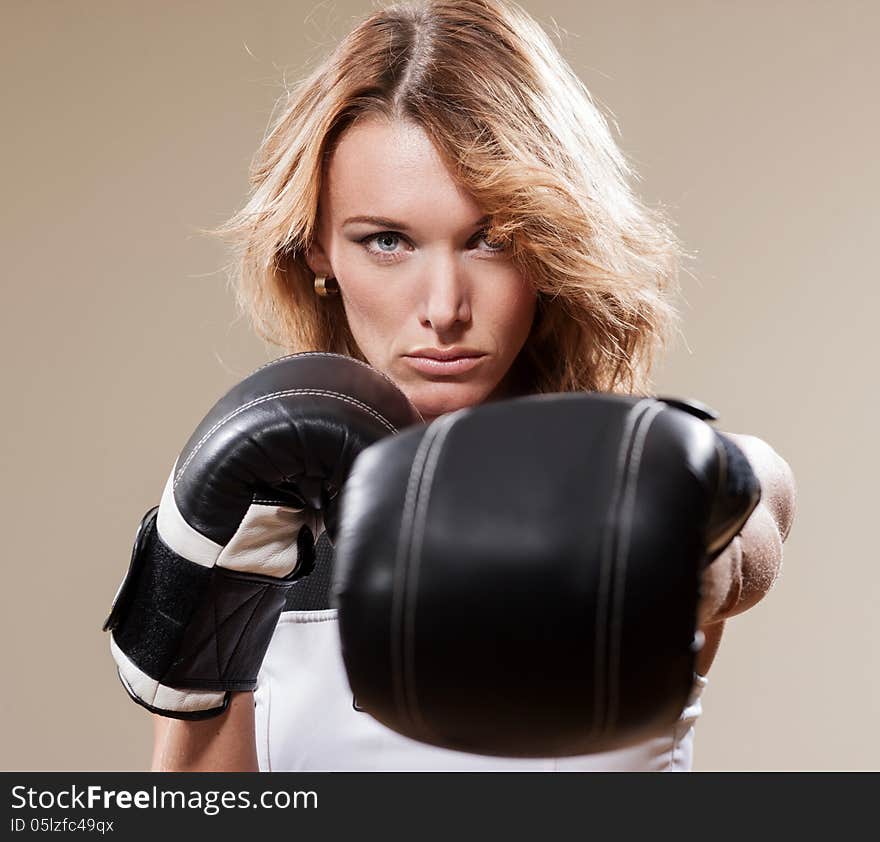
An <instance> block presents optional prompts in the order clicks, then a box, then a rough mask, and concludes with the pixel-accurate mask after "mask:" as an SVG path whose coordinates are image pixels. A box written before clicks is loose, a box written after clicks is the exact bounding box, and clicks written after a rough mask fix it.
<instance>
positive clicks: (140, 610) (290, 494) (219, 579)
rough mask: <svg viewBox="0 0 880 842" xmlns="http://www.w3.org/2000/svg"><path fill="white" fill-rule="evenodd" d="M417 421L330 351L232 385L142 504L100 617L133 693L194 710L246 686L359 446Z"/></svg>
mask: <svg viewBox="0 0 880 842" xmlns="http://www.w3.org/2000/svg"><path fill="white" fill-rule="evenodd" d="M419 421H421V417H420V416H419V414H418V412H417V411H416V410H415V408H414V407H413V406H412V404H410V402H409V401H408V400H407V398H406V397H405V396H404V394H403V393H402V392H400V391H399V389H398V388H397V387H396V386H395V385H394V384H393V383H392V382H391V381H390V380H389V379H388V378H387V377H385V376H384V375H382V374H380V373H379V372H377V371H375V370H374V369H372V368H370V367H369V366H368V365H365V364H364V363H361V362H357V361H355V360H353V359H351V358H349V357H343V356H339V355H335V354H322V353H306V354H296V355H293V356H290V357H284V358H282V359H279V360H276V361H274V362H272V363H269V364H268V365H266V366H263V367H262V368H260V369H258V370H257V371H256V372H254V373H253V374H252V375H250V376H249V377H247V378H246V379H245V380H243V381H242V382H241V383H239V384H238V385H237V386H235V387H234V388H233V389H232V390H231V391H230V392H229V393H227V394H226V395H225V396H224V397H223V398H222V399H221V400H220V401H219V402H218V403H217V404H216V405H215V406H214V408H213V409H212V410H211V411H210V412H209V413H208V415H207V416H205V418H204V420H203V421H202V422H201V423H200V424H199V426H198V427H197V428H196V430H195V432H194V433H193V434H192V436H191V437H190V439H189V441H188V442H187V444H186V446H185V447H184V449H183V450H182V451H181V453H180V456H179V457H178V458H177V461H176V462H175V465H174V468H173V470H172V471H171V475H170V476H169V478H168V482H167V484H166V486H165V491H164V493H163V495H162V500H161V502H160V504H159V506H158V507H157V508H155V509H152V510H150V511H149V512H148V513H147V515H146V516H145V517H144V519H143V522H142V524H141V527H140V529H139V531H138V535H137V538H136V540H135V546H134V550H133V551H132V558H131V565H130V567H129V570H128V573H127V575H126V577H125V579H124V580H123V583H122V585H121V586H120V589H119V591H118V592H117V595H116V598H115V600H114V604H113V607H112V609H111V612H110V616H109V618H108V619H107V622H106V623H105V625H104V629H105V631H106V630H110V631H111V632H112V634H111V651H112V654H113V658H114V660H115V661H116V664H117V668H118V672H119V677H120V679H121V680H122V683H123V685H124V687H125V689H126V690H127V691H128V693H129V695H130V696H131V697H132V698H133V699H134V700H135V701H136V702H138V703H139V704H141V705H143V706H144V707H146V708H148V709H149V710H151V711H153V712H154V713H160V714H163V715H165V716H171V717H175V718H180V719H202V718H206V717H210V716H215V715H217V714H219V713H221V712H222V711H223V710H225V709H226V707H227V705H228V702H229V695H230V693H231V692H234V691H243V690H253V689H254V687H255V685H256V678H257V672H258V670H259V668H260V665H261V663H262V660H263V657H264V655H265V653H266V649H267V647H268V645H269V641H270V639H271V636H272V633H273V631H274V629H275V625H276V624H277V621H278V617H279V615H280V613H281V610H282V608H283V606H284V602H285V598H286V595H287V591H288V590H289V588H290V586H291V584H292V583H293V581H294V580H295V579H297V578H299V577H300V576H302V575H305V574H307V573H308V572H309V570H310V569H311V566H312V565H313V564H314V542H315V540H316V539H317V537H318V535H319V534H320V532H321V531H322V530H323V529H324V528H325V526H326V528H327V531H328V536H329V537H330V539H331V540H332V539H333V538H334V533H335V521H334V516H335V510H336V501H337V498H338V494H339V490H340V489H341V487H342V485H343V483H344V482H345V480H346V477H347V475H348V471H349V469H350V467H351V465H352V462H353V461H354V459H355V457H356V456H357V455H358V454H359V453H360V452H361V451H362V450H363V449H364V448H366V447H367V446H368V445H370V444H372V443H374V442H376V441H378V440H379V439H381V438H383V437H384V436H387V435H390V434H392V433H395V432H396V431H397V430H398V429H400V428H401V427H405V426H408V425H410V424H413V423H417V422H419Z"/></svg>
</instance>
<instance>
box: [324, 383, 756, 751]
mask: <svg viewBox="0 0 880 842" xmlns="http://www.w3.org/2000/svg"><path fill="white" fill-rule="evenodd" d="M710 414H711V413H707V412H706V411H705V410H704V409H703V408H700V407H699V406H697V405H693V406H691V405H689V404H687V403H685V402H678V401H671V400H669V401H664V400H660V399H653V398H637V397H625V396H617V395H608V394H595V393H591V394H580V393H578V394H562V395H539V396H530V397H523V398H515V399H512V400H506V401H499V402H496V403H491V404H487V405H482V406H479V407H474V408H470V409H464V410H460V411H458V412H454V413H451V414H449V415H445V416H441V417H440V418H438V419H436V420H435V421H433V422H432V423H431V424H430V425H420V426H417V427H413V428H411V429H410V430H407V431H404V432H402V433H401V434H400V435H398V436H396V437H394V438H393V439H388V440H385V441H382V442H379V443H377V444H375V445H373V446H372V447H370V448H368V449H367V450H366V451H364V452H363V453H362V454H361V455H360V456H359V457H358V459H357V460H356V462H355V465H354V467H353V470H352V472H351V474H350V476H349V480H348V483H347V484H346V487H345V490H344V492H343V495H342V501H341V508H340V530H339V536H338V541H337V544H336V566H335V571H334V579H333V585H332V597H333V600H334V604H335V605H336V607H337V609H338V613H339V628H340V636H341V643H342V656H343V661H344V664H345V668H346V671H347V674H348V678H349V682H350V684H351V687H352V690H353V692H354V695H355V698H356V699H357V703H358V707H359V708H360V709H362V710H364V711H366V712H367V713H369V714H371V715H372V716H373V717H375V718H376V719H377V720H378V721H379V722H381V723H383V724H385V725H386V726H388V727H389V728H391V729H393V730H395V731H397V732H399V733H401V734H403V735H405V736H407V737H411V738H413V739H416V740H420V741H422V742H425V743H429V744H432V745H437V746H441V747H444V748H449V749H456V750H460V751H466V752H474V753H479V754H486V755H500V756H519V757H551V756H566V755H579V754H588V753H592V752H597V751H607V750H612V749H617V748H622V747H624V746H626V745H628V744H631V743H634V742H636V741H638V740H641V739H644V738H646V737H647V736H649V735H651V734H655V733H657V730H658V729H660V728H666V727H672V726H673V724H674V723H675V722H676V721H677V719H678V718H679V716H680V714H681V711H682V710H683V708H684V707H685V704H686V700H687V697H688V694H689V692H690V690H691V688H692V684H693V677H694V665H695V657H696V653H697V650H698V648H699V645H700V643H699V641H700V637H701V636H700V635H699V634H698V630H697V627H696V617H697V602H698V599H699V589H700V574H701V572H702V570H703V568H704V567H705V565H707V564H708V563H710V562H711V560H712V559H714V558H716V557H717V556H718V555H719V554H720V553H721V551H722V550H723V549H724V547H725V546H726V545H727V544H728V543H729V542H730V541H731V540H732V539H733V537H734V536H735V535H736V534H737V532H738V531H739V530H740V529H741V528H742V526H743V524H744V523H745V521H746V520H747V518H748V516H749V515H750V513H751V512H752V510H753V509H754V507H755V506H756V505H757V502H758V500H759V497H760V487H759V484H758V481H757V479H756V477H755V475H754V474H753V473H752V471H751V468H750V466H749V463H748V461H747V460H746V458H745V457H744V456H743V454H742V453H741V452H740V451H739V449H738V448H737V447H736V445H735V444H734V443H733V442H732V441H731V440H730V439H728V438H725V437H723V436H721V435H720V434H718V433H716V431H715V430H714V429H713V428H712V427H711V426H710V424H709V423H707V421H706V420H705V419H706V418H707V417H709V415H710Z"/></svg>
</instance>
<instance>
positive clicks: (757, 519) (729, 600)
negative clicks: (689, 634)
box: [699, 433, 796, 638]
mask: <svg viewBox="0 0 880 842" xmlns="http://www.w3.org/2000/svg"><path fill="white" fill-rule="evenodd" d="M725 435H727V436H729V437H730V438H731V439H733V441H734V442H735V443H736V444H737V445H738V446H739V447H740V449H741V450H742V451H743V453H744V454H745V455H746V458H747V459H748V460H749V463H750V464H751V466H752V470H753V471H754V472H755V475H756V476H757V477H758V481H759V482H760V483H761V502H760V503H759V504H758V506H757V507H756V508H755V511H754V512H752V515H751V517H750V518H749V519H748V521H746V524H745V526H744V527H743V528H742V530H741V531H740V533H739V534H738V535H737V536H736V537H735V538H734V539H733V541H732V542H731V543H730V545H729V546H728V547H727V549H726V550H724V552H723V553H722V554H721V555H720V556H719V557H718V558H717V559H715V561H713V562H712V563H711V564H710V565H709V566H708V567H707V568H706V571H705V573H704V574H703V597H702V600H701V603H700V609H699V624H700V626H701V627H710V628H711V627H712V626H713V625H715V624H721V623H723V621H724V620H726V619H728V618H729V617H733V616H735V615H736V614H741V613H742V612H743V611H746V610H748V609H749V608H751V607H752V606H753V605H755V604H756V603H758V602H759V601H760V600H761V599H762V598H763V597H764V596H765V595H766V594H767V593H768V592H769V590H770V588H771V587H772V586H773V583H774V582H775V581H776V578H777V576H778V575H779V572H780V570H781V568H782V544H783V542H784V541H785V539H786V538H788V534H789V532H790V531H791V526H792V522H793V520H794V513H795V508H796V488H795V482H794V474H793V473H792V471H791V468H790V467H789V465H788V463H787V462H786V461H785V460H784V459H783V458H782V457H781V456H780V455H779V454H778V453H777V452H776V451H775V450H774V449H773V448H772V447H771V446H770V445H769V444H767V443H766V442H764V441H762V440H761V439H759V438H757V437H755V436H748V435H740V434H735V433H725ZM704 631H706V632H707V638H709V637H710V635H709V634H708V629H705V628H704ZM711 636H712V637H715V636H717V635H715V634H713V635H711Z"/></svg>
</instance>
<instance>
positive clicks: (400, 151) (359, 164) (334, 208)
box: [322, 118, 479, 219]
mask: <svg viewBox="0 0 880 842" xmlns="http://www.w3.org/2000/svg"><path fill="white" fill-rule="evenodd" d="M322 200H323V201H324V203H325V210H327V211H329V212H330V213H331V214H332V216H333V217H334V218H339V219H342V218H344V217H347V216H352V215H358V214H371V215H374V216H387V217H392V218H394V219H398V218H402V217H406V218H408V219H410V218H412V217H416V216H419V217H424V216H437V217H440V218H442V217H443V216H448V215H449V214H455V215H467V216H473V215H475V214H477V215H478V214H479V208H478V207H477V205H476V203H475V202H474V201H473V199H472V197H470V196H469V195H468V194H467V193H466V192H465V191H463V190H461V189H460V188H459V186H458V185H457V184H456V183H455V181H454V180H453V178H452V176H451V175H450V173H449V171H448V169H447V168H446V165H445V163H444V162H443V159H442V158H441V157H440V155H439V153H438V152H437V150H436V149H435V148H434V145H433V144H432V143H431V140H430V138H429V137H428V135H427V134H426V133H425V131H424V129H422V128H421V126H418V125H416V124H415V123H406V122H393V123H392V122H388V121H386V120H383V119H380V118H370V119H367V120H364V121H362V122H358V123H356V124H355V125H354V126H352V127H351V128H350V129H348V130H347V131H346V132H345V133H344V134H343V135H342V137H341V138H340V140H339V142H338V144H337V145H336V148H335V150H334V152H333V154H332V155H331V157H330V160H329V162H328V165H327V168H326V171H325V180H324V185H323V188H322Z"/></svg>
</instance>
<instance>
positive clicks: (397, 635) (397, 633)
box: [390, 425, 436, 718]
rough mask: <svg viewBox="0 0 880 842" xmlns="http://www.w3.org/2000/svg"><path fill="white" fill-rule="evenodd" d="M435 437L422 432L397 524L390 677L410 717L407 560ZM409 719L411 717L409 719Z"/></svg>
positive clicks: (432, 430) (399, 703) (399, 702)
mask: <svg viewBox="0 0 880 842" xmlns="http://www.w3.org/2000/svg"><path fill="white" fill-rule="evenodd" d="M435 435H436V427H435V426H434V425H431V426H430V427H428V429H427V431H426V432H425V434H424V436H423V438H422V440H421V441H420V442H419V447H418V449H417V451H416V455H415V457H414V458H413V463H412V467H411V469H410V475H409V479H408V480H407V486H406V495H405V496H404V503H403V514H402V516H401V520H400V532H399V534H398V540H397V555H396V557H395V560H394V591H393V594H392V603H391V612H392V627H391V653H390V654H391V675H392V681H393V686H394V696H395V699H396V702H397V707H398V709H399V710H400V711H401V712H402V713H404V714H408V713H409V708H408V705H407V699H406V689H405V678H404V675H403V669H404V664H403V647H404V642H403V639H402V636H403V615H404V600H405V598H406V589H405V585H406V574H407V572H408V568H407V563H406V562H407V559H408V558H410V557H411V545H412V534H413V527H412V521H413V517H414V509H415V505H416V497H417V494H418V491H419V480H420V477H421V473H422V465H423V464H424V460H425V459H426V458H427V452H428V450H429V449H430V446H431V442H432V441H433V439H434V436H435ZM410 718H411V717H410Z"/></svg>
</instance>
